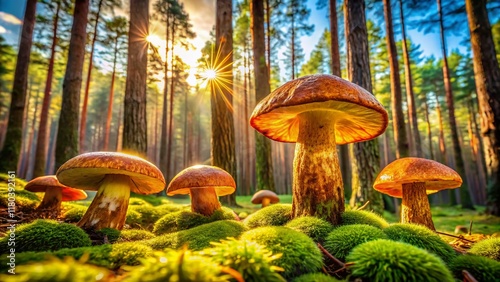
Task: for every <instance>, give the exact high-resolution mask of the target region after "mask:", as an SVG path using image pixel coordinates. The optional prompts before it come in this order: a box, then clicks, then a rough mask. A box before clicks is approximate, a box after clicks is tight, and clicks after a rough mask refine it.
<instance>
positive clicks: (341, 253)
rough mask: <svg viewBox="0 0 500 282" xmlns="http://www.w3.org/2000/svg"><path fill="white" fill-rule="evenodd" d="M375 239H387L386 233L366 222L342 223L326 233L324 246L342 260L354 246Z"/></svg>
mask: <svg viewBox="0 0 500 282" xmlns="http://www.w3.org/2000/svg"><path fill="white" fill-rule="evenodd" d="M377 239H387V235H385V233H384V232H383V231H382V230H380V229H378V228H376V227H373V226H370V225H367V224H352V225H344V226H341V227H339V228H336V229H335V230H333V231H332V232H330V233H329V234H328V237H326V240H325V245H324V247H325V249H326V250H327V251H328V252H329V253H331V254H332V255H333V256H334V257H336V258H338V259H340V260H343V261H344V260H345V258H346V257H347V255H348V254H349V253H350V252H351V251H352V249H354V247H356V246H357V245H360V244H363V243H365V242H368V241H373V240H377Z"/></svg>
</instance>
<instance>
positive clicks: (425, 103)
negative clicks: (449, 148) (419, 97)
mask: <svg viewBox="0 0 500 282" xmlns="http://www.w3.org/2000/svg"><path fill="white" fill-rule="evenodd" d="M424 111H425V123H426V124H427V141H428V143H429V155H430V159H431V160H435V159H434V149H433V146H432V128H431V122H430V119H429V105H428V103H427V97H425V100H424Z"/></svg>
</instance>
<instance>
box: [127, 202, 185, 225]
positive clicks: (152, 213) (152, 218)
mask: <svg viewBox="0 0 500 282" xmlns="http://www.w3.org/2000/svg"><path fill="white" fill-rule="evenodd" d="M183 209H186V208H185V207H184V206H181V205H174V204H164V205H160V206H155V207H154V206H149V205H140V206H129V209H128V210H133V211H136V212H138V213H139V214H141V220H140V222H138V224H140V225H143V226H146V225H149V224H154V223H155V222H156V221H157V220H158V219H159V218H161V217H162V216H164V215H166V214H169V213H171V212H176V211H180V210H183Z"/></svg>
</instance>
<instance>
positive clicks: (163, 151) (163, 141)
mask: <svg viewBox="0 0 500 282" xmlns="http://www.w3.org/2000/svg"><path fill="white" fill-rule="evenodd" d="M169 23H170V21H169V17H167V22H166V23H165V62H164V66H163V71H164V75H163V80H164V82H165V84H164V86H163V110H162V115H161V137H160V170H161V171H162V172H163V174H164V175H165V176H166V177H167V180H168V175H167V169H168V164H169V162H167V142H168V140H167V139H168V137H167V136H168V135H167V129H168V128H167V122H168V119H167V117H168V115H167V114H168V111H167V107H168V85H169V84H168V59H167V58H168V43H169V42H170V40H169V34H170V33H169V30H170V29H169Z"/></svg>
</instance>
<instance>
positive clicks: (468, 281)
mask: <svg viewBox="0 0 500 282" xmlns="http://www.w3.org/2000/svg"><path fill="white" fill-rule="evenodd" d="M462 275H463V276H464V282H478V281H477V279H476V278H474V276H472V274H470V272H468V271H467V270H462Z"/></svg>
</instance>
